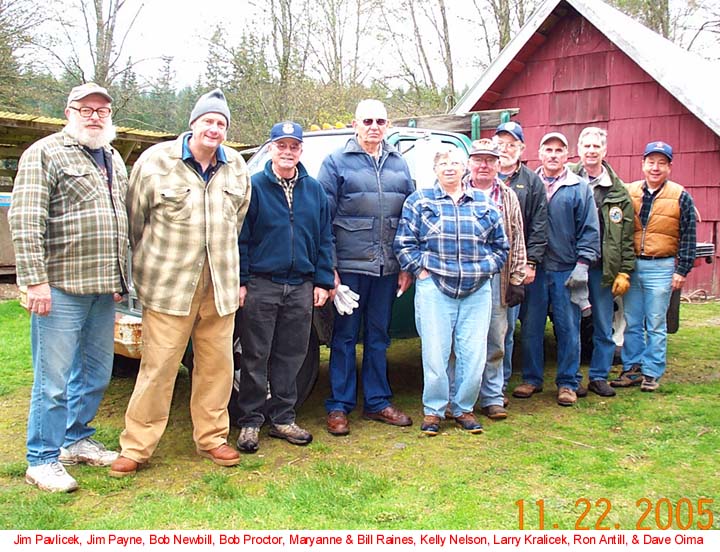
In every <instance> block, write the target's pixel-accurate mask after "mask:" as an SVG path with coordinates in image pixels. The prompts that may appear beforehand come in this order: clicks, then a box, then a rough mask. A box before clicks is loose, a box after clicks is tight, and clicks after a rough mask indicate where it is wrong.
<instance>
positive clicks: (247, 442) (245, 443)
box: [237, 426, 260, 454]
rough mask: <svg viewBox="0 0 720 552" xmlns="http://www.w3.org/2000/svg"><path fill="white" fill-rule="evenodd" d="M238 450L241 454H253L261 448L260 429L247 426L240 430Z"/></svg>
mask: <svg viewBox="0 0 720 552" xmlns="http://www.w3.org/2000/svg"><path fill="white" fill-rule="evenodd" d="M237 448H238V450H239V451H240V452H248V453H250V454H252V453H253V452H257V450H258V448H260V428H259V427H252V426H246V427H241V428H240V435H239V436H238V440H237Z"/></svg>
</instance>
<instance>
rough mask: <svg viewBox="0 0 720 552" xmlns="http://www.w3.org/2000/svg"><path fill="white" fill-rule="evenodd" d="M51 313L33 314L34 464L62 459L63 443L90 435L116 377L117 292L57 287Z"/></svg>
mask: <svg viewBox="0 0 720 552" xmlns="http://www.w3.org/2000/svg"><path fill="white" fill-rule="evenodd" d="M50 293H51V299H52V306H51V310H50V314H49V315H48V316H37V315H36V314H33V315H32V317H31V319H30V341H31V347H32V362H33V376H34V381H33V386H32V393H31V397H30V414H29V417H28V429H27V461H28V464H30V465H31V466H38V465H41V464H49V463H50V462H56V461H57V459H58V457H59V455H60V447H61V446H64V447H67V446H69V445H71V444H72V443H74V442H76V441H79V440H81V439H85V438H86V437H90V436H92V435H93V434H94V433H95V429H94V428H91V427H89V426H88V424H89V423H90V422H91V421H92V419H93V418H94V417H95V414H96V413H97V409H98V406H99V405H100V401H101V400H102V398H103V394H104V393H105V389H106V388H107V386H108V383H109V382H110V375H111V373H112V362H113V331H114V330H113V328H114V325H115V306H114V303H113V297H112V294H103V295H70V294H68V293H64V292H62V291H60V290H58V289H55V288H51V289H50Z"/></svg>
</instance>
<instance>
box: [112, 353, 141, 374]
mask: <svg viewBox="0 0 720 552" xmlns="http://www.w3.org/2000/svg"><path fill="white" fill-rule="evenodd" d="M139 369H140V359H139V358H129V357H126V356H122V355H117V354H116V355H115V356H113V366H112V377H114V378H134V377H135V376H137V373H138V370H139Z"/></svg>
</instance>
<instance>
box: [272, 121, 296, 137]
mask: <svg viewBox="0 0 720 552" xmlns="http://www.w3.org/2000/svg"><path fill="white" fill-rule="evenodd" d="M283 138H293V139H295V140H297V141H298V142H302V141H303V129H302V127H301V126H300V125H299V124H297V123H293V122H292V121H285V122H283V123H277V124H275V125H273V127H272V129H270V141H271V142H275V141H277V140H282V139H283Z"/></svg>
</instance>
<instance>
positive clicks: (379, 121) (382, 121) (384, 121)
mask: <svg viewBox="0 0 720 552" xmlns="http://www.w3.org/2000/svg"><path fill="white" fill-rule="evenodd" d="M362 123H363V124H364V125H365V126H372V124H373V123H377V126H385V125H386V124H387V119H363V120H362Z"/></svg>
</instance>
